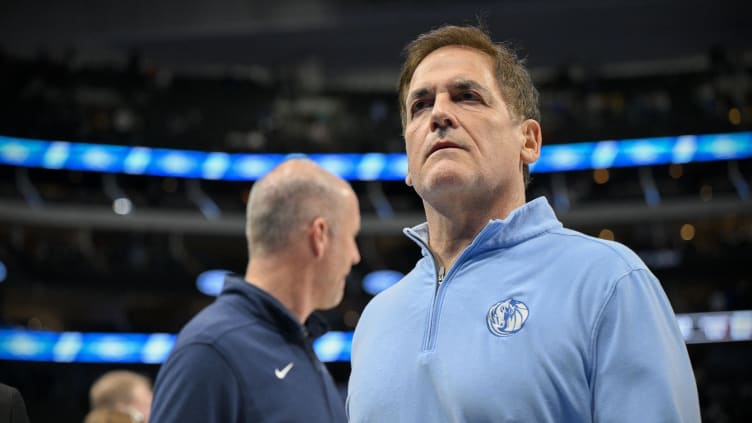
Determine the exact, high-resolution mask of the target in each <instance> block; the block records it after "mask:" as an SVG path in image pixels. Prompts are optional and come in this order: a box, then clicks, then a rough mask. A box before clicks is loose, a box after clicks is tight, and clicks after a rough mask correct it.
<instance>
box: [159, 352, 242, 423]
mask: <svg viewBox="0 0 752 423" xmlns="http://www.w3.org/2000/svg"><path fill="white" fill-rule="evenodd" d="M242 404H243V401H242V392H241V389H240V386H239V384H238V379H237V378H236V377H235V372H234V371H233V370H232V368H231V367H230V366H229V365H228V364H227V362H226V361H225V359H224V357H223V356H222V355H221V354H220V353H219V352H218V351H217V350H215V349H214V348H213V347H211V346H210V345H206V344H191V345H186V346H184V347H182V348H181V349H180V350H179V351H176V352H175V353H174V354H172V355H171V356H170V357H169V358H168V360H167V361H166V362H165V364H164V365H163V366H162V368H161V369H160V371H159V374H158V375H157V381H156V383H155V385H154V400H153V401H152V408H151V417H150V419H149V420H150V421H152V422H154V423H178V422H205V423H232V422H238V421H240V420H241V419H242V418H244V416H243V415H242V413H243V410H242V409H241V407H242Z"/></svg>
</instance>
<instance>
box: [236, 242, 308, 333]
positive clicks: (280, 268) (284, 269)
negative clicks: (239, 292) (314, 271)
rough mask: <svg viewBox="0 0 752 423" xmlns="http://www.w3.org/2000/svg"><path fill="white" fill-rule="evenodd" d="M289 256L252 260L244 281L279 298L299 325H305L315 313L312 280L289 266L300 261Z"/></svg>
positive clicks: (304, 272) (297, 268)
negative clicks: (311, 292) (312, 299)
mask: <svg viewBox="0 0 752 423" xmlns="http://www.w3.org/2000/svg"><path fill="white" fill-rule="evenodd" d="M288 256H289V254H288V255H285V254H284V253H282V254H276V255H273V256H263V257H256V258H253V259H251V260H250V262H249V263H248V267H247V268H246V273H245V280H246V282H248V283H250V284H252V285H255V286H257V287H259V288H261V289H263V290H264V291H265V292H267V293H268V294H269V295H271V296H272V297H274V298H276V299H277V301H279V302H280V303H282V305H283V306H285V307H286V308H287V309H288V310H289V311H290V313H292V315H293V316H295V318H296V319H297V320H298V322H300V323H304V322H305V321H306V319H308V316H310V315H311V313H313V309H314V307H313V302H312V301H311V298H313V297H312V296H311V295H310V289H311V287H312V283H310V282H311V281H312V278H311V277H310V276H309V275H310V271H308V269H306V268H301V267H299V266H290V263H300V262H301V261H300V260H296V259H295V258H294V257H288Z"/></svg>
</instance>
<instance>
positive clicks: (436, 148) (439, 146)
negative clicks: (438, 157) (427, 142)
mask: <svg viewBox="0 0 752 423" xmlns="http://www.w3.org/2000/svg"><path fill="white" fill-rule="evenodd" d="M447 148H461V147H460V146H459V145H457V144H455V143H453V142H451V141H446V140H444V141H438V142H436V143H435V144H434V145H433V147H431V150H430V151H429V152H428V156H430V155H431V154H433V153H435V152H437V151H439V150H444V149H447Z"/></svg>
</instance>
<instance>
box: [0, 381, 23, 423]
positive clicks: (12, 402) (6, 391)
mask: <svg viewBox="0 0 752 423" xmlns="http://www.w3.org/2000/svg"><path fill="white" fill-rule="evenodd" d="M0 423H29V416H28V415H27V414H26V405H25V404H24V400H23V397H22V396H21V393H20V392H18V389H16V388H14V387H12V386H8V385H5V384H3V383H0Z"/></svg>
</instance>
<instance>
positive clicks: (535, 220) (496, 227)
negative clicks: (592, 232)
mask: <svg viewBox="0 0 752 423" xmlns="http://www.w3.org/2000/svg"><path fill="white" fill-rule="evenodd" d="M561 227H562V224H561V222H559V220H558V219H557V218H556V214H555V213H554V210H553V209H552V208H551V206H550V205H549V204H548V200H546V197H538V198H536V199H535V200H532V201H530V202H528V203H526V204H524V205H522V206H520V207H518V208H516V209H515V210H513V211H512V212H511V213H510V214H509V216H507V217H506V219H492V220H490V221H489V222H488V224H487V225H486V226H485V227H484V228H483V230H481V231H480V232H479V233H478V234H477V235H476V236H475V238H474V239H473V242H472V243H471V245H472V246H473V250H474V251H473V252H474V253H475V254H480V253H483V252H485V251H489V250H495V249H499V248H509V247H511V246H514V245H516V244H519V243H521V242H524V241H527V240H528V239H531V238H534V237H536V236H538V235H540V234H542V233H544V232H546V231H550V230H552V229H556V228H561ZM403 232H404V234H405V235H407V237H408V238H410V239H412V240H413V241H415V242H416V243H417V244H418V245H419V246H420V247H421V253H422V254H423V256H430V255H431V252H430V251H429V250H428V245H429V244H428V239H429V235H428V222H423V223H421V224H420V225H417V226H413V227H412V228H405V229H403ZM476 244H477V245H476Z"/></svg>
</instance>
